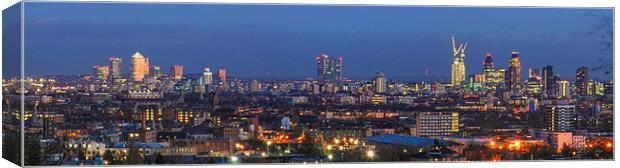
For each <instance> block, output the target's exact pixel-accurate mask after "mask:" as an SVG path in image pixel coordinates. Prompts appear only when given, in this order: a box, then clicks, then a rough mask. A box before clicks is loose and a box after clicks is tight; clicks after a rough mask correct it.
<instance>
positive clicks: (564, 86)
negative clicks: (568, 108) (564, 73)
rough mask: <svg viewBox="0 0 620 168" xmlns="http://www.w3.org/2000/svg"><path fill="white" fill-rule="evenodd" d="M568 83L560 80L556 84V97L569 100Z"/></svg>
mask: <svg viewBox="0 0 620 168" xmlns="http://www.w3.org/2000/svg"><path fill="white" fill-rule="evenodd" d="M570 94H571V93H570V81H567V80H561V81H559V82H558V97H560V98H570V97H571V96H570Z"/></svg>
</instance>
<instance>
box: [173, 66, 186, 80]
mask: <svg viewBox="0 0 620 168" xmlns="http://www.w3.org/2000/svg"><path fill="white" fill-rule="evenodd" d="M170 73H171V74H172V76H173V77H174V80H181V79H183V65H174V66H172V67H170Z"/></svg>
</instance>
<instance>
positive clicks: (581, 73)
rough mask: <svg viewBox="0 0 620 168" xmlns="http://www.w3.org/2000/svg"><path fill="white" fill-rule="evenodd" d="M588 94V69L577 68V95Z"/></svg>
mask: <svg viewBox="0 0 620 168" xmlns="http://www.w3.org/2000/svg"><path fill="white" fill-rule="evenodd" d="M586 94H588V68H586V67H579V68H577V73H576V80H575V95H577V96H582V95H586Z"/></svg>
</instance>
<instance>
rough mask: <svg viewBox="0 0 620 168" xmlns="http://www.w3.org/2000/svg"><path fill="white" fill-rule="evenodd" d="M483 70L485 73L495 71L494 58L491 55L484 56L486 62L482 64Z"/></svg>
mask: <svg viewBox="0 0 620 168" xmlns="http://www.w3.org/2000/svg"><path fill="white" fill-rule="evenodd" d="M482 70H483V71H484V72H485V73H488V72H491V71H494V70H495V65H494V63H493V57H492V56H491V53H487V54H486V55H485V56H484V62H482Z"/></svg>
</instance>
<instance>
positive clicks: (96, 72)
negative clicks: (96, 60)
mask: <svg viewBox="0 0 620 168" xmlns="http://www.w3.org/2000/svg"><path fill="white" fill-rule="evenodd" d="M109 74H110V67H109V66H99V65H95V66H93V78H94V79H95V81H96V82H97V83H103V82H105V81H106V80H108V79H109V78H108V77H109V76H108V75H109Z"/></svg>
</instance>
